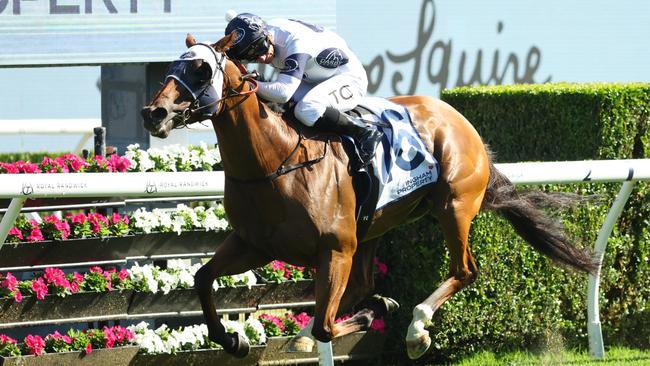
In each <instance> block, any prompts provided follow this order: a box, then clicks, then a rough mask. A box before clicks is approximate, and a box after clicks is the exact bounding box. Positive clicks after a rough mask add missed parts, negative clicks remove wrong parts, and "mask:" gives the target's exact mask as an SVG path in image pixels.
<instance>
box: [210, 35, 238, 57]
mask: <svg viewBox="0 0 650 366" xmlns="http://www.w3.org/2000/svg"><path fill="white" fill-rule="evenodd" d="M236 36H237V32H236V31H232V32H230V34H229V35H227V36H225V37H223V38H221V39H220V40H219V41H218V42H217V43H215V44H213V45H212V48H214V49H215V51H217V52H226V51H228V50H229V49H230V47H232V44H233V43H234V42H235V37H236Z"/></svg>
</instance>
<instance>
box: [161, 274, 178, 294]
mask: <svg viewBox="0 0 650 366" xmlns="http://www.w3.org/2000/svg"><path fill="white" fill-rule="evenodd" d="M177 287H178V276H176V275H174V274H173V273H170V272H169V271H159V272H158V288H159V289H160V291H162V292H163V293H164V294H165V295H167V294H168V293H169V292H170V291H171V290H174V289H176V288H177Z"/></svg>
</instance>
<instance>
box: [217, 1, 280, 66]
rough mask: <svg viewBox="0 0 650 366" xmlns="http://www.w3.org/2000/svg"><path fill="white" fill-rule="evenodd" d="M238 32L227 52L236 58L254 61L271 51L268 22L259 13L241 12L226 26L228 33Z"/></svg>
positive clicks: (229, 55)
mask: <svg viewBox="0 0 650 366" xmlns="http://www.w3.org/2000/svg"><path fill="white" fill-rule="evenodd" d="M232 32H237V33H236V35H235V41H234V43H233V45H232V46H231V47H230V49H229V50H228V51H226V54H227V55H228V57H230V58H232V59H235V60H245V61H254V60H255V59H257V58H258V57H259V56H262V55H264V54H265V53H267V52H268V51H269V47H270V45H271V41H270V40H269V37H268V34H269V33H268V30H267V29H266V22H264V20H262V18H260V17H258V16H257V15H254V14H250V13H241V14H238V15H237V16H236V17H234V18H232V20H230V22H228V25H227V26H226V32H225V33H226V35H229V34H230V33H232Z"/></svg>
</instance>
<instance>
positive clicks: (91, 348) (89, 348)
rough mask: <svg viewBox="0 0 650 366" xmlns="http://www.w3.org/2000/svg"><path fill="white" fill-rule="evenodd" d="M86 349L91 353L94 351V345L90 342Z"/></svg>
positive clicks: (87, 352)
mask: <svg viewBox="0 0 650 366" xmlns="http://www.w3.org/2000/svg"><path fill="white" fill-rule="evenodd" d="M84 351H85V352H86V354H87V355H89V354H91V353H92V351H93V346H92V345H91V344H90V343H88V344H87V345H86V349H84Z"/></svg>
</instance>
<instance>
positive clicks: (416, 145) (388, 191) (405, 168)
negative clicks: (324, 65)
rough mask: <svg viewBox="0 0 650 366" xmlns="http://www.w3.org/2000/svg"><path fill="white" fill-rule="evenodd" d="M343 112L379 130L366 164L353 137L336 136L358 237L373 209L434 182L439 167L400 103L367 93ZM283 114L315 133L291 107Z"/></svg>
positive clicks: (300, 128) (301, 130)
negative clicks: (346, 166) (351, 194)
mask: <svg viewBox="0 0 650 366" xmlns="http://www.w3.org/2000/svg"><path fill="white" fill-rule="evenodd" d="M346 113H348V114H349V115H350V116H352V117H354V118H359V119H361V120H363V121H366V122H367V123H369V124H370V125H374V126H375V128H377V129H379V130H380V131H381V132H383V134H384V138H383V139H382V142H381V143H380V144H379V146H378V147H377V151H376V155H375V157H374V159H373V161H372V163H371V164H370V166H366V167H363V166H362V164H361V159H360V158H359V153H358V148H357V146H356V143H355V141H354V139H352V138H351V137H349V136H341V141H342V145H343V149H344V150H345V152H346V153H347V154H348V157H349V159H350V166H349V172H350V174H351V175H352V184H353V188H354V192H355V195H356V202H357V203H356V220H357V233H356V235H357V239H358V240H359V242H361V240H362V239H363V238H364V236H365V235H366V233H367V232H368V228H369V227H370V224H372V219H373V217H374V214H375V212H376V211H377V210H378V209H382V208H385V207H387V206H388V205H390V204H392V203H394V202H396V201H398V200H400V199H402V198H404V197H406V196H408V195H409V194H411V193H413V192H415V191H417V190H419V189H422V188H424V187H426V186H428V185H430V184H432V183H435V182H436V181H437V179H438V176H439V174H440V170H439V169H440V167H439V164H438V162H437V161H436V160H435V158H434V157H433V155H432V152H430V151H428V150H427V148H426V147H425V144H424V142H423V141H422V138H421V137H420V135H419V134H418V132H417V130H416V129H415V127H414V126H413V124H412V121H411V117H410V114H409V112H408V110H406V108H404V107H403V106H400V105H397V104H395V103H392V102H390V101H388V100H386V99H384V98H375V97H367V98H364V99H363V100H362V102H361V103H360V104H359V105H358V106H357V107H355V108H354V109H352V110H350V111H348V112H346ZM283 117H284V119H285V120H286V121H288V122H290V125H291V126H292V127H294V128H295V129H296V130H297V131H298V132H299V133H300V134H301V135H304V136H307V138H310V137H312V136H316V135H318V134H319V131H315V130H314V129H312V128H309V127H305V126H304V125H303V124H302V123H300V122H298V121H297V120H296V119H295V117H294V116H293V111H292V110H285V112H284V114H283Z"/></svg>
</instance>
